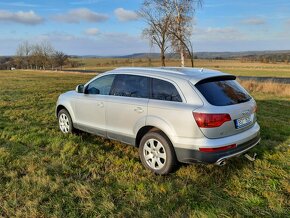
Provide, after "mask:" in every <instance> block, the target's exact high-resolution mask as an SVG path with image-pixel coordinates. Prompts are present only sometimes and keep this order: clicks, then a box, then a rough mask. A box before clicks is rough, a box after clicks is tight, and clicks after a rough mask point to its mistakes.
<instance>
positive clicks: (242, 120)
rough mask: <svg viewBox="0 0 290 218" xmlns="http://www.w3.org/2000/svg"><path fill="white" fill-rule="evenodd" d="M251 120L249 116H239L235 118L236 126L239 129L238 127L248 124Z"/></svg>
mask: <svg viewBox="0 0 290 218" xmlns="http://www.w3.org/2000/svg"><path fill="white" fill-rule="evenodd" d="M251 122H252V119H251V117H250V116H247V117H241V118H239V119H237V120H235V124H236V128H237V129H239V128H242V127H245V126H247V125H249V124H250V123H251Z"/></svg>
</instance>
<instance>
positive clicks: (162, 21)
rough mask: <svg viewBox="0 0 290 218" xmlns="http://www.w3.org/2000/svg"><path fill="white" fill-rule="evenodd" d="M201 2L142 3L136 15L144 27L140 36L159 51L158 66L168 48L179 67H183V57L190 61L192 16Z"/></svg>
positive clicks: (148, 0)
mask: <svg viewBox="0 0 290 218" xmlns="http://www.w3.org/2000/svg"><path fill="white" fill-rule="evenodd" d="M202 3H203V0H144V2H143V4H142V7H141V9H140V10H139V15H140V16H141V17H142V18H143V19H144V20H145V22H146V23H147V24H148V27H147V28H145V29H144V31H143V35H144V36H145V37H147V38H149V39H150V42H151V43H152V45H157V46H158V47H159V48H160V53H161V63H162V66H165V52H166V50H167V49H168V48H169V46H170V44H171V47H172V48H173V50H174V51H176V52H178V53H180V59H181V66H182V67H184V65H185V55H186V54H188V55H189V56H190V58H191V62H192V66H193V49H192V44H191V41H190V38H191V36H192V26H193V18H194V13H195V11H196V9H197V8H198V7H201V6H202Z"/></svg>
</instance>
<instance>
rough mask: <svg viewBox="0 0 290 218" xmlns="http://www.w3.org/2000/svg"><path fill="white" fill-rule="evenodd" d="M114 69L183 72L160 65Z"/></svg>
mask: <svg viewBox="0 0 290 218" xmlns="http://www.w3.org/2000/svg"><path fill="white" fill-rule="evenodd" d="M115 70H145V71H159V72H164V73H174V74H183V73H182V72H180V71H177V70H174V69H166V68H162V67H119V68H116V69H115Z"/></svg>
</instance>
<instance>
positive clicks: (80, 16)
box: [55, 8, 109, 23]
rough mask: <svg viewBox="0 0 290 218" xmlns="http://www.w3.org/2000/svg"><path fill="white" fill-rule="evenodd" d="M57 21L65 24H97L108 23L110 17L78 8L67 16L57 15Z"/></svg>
mask: <svg viewBox="0 0 290 218" xmlns="http://www.w3.org/2000/svg"><path fill="white" fill-rule="evenodd" d="M55 19H56V20H57V21H61V22H65V23H79V22H81V21H87V22H92V23H96V22H103V21H106V20H108V19H109V17H108V16H107V15H105V14H100V13H97V12H94V11H91V10H89V9H87V8H77V9H74V10H71V11H69V12H67V13H66V14H59V15H56V16H55Z"/></svg>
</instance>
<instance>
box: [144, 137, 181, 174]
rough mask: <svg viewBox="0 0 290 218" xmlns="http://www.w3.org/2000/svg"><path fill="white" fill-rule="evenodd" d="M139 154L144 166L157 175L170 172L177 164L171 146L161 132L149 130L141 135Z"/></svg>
mask: <svg viewBox="0 0 290 218" xmlns="http://www.w3.org/2000/svg"><path fill="white" fill-rule="evenodd" d="M139 156H140V159H141V162H142V164H143V166H144V167H145V168H147V169H149V170H151V171H152V172H154V173H156V174H159V175H166V174H168V173H170V172H172V171H173V170H174V168H175V166H176V165H177V159H176V155H175V151H174V149H173V146H172V144H171V142H170V141H169V139H168V138H167V137H166V135H165V134H163V133H162V132H149V133H147V134H146V135H144V136H143V138H142V139H141V142H140V146H139Z"/></svg>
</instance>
